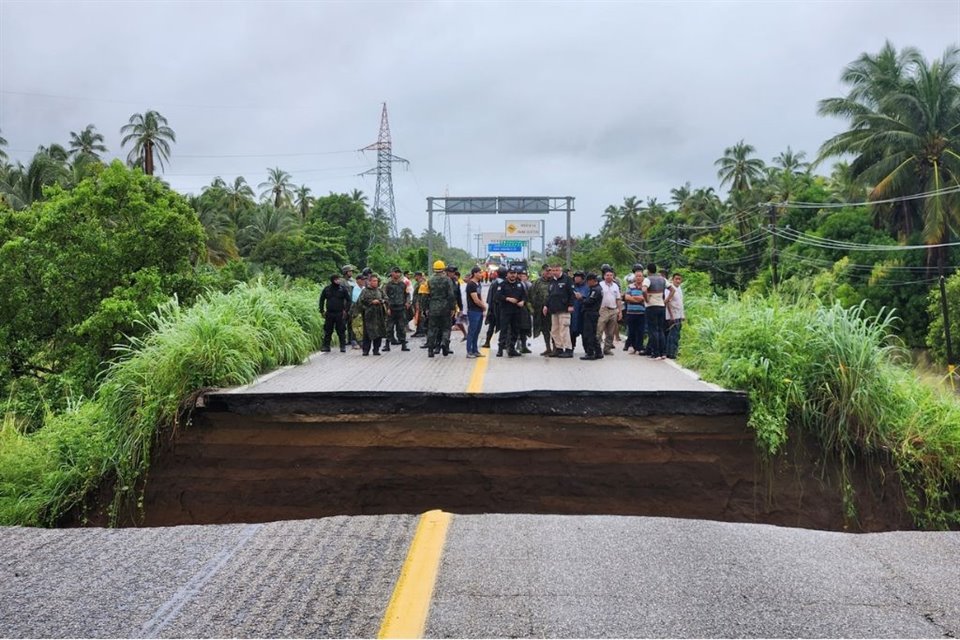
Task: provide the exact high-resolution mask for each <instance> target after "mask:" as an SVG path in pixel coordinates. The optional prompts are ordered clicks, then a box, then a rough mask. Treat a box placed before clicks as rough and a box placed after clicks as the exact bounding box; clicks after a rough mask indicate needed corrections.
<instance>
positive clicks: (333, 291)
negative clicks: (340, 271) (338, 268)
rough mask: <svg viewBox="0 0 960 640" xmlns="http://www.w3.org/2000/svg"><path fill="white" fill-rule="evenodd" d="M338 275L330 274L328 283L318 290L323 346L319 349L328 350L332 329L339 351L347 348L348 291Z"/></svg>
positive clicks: (349, 298)
mask: <svg viewBox="0 0 960 640" xmlns="http://www.w3.org/2000/svg"><path fill="white" fill-rule="evenodd" d="M340 280H341V279H340V276H339V275H337V274H333V275H332V276H330V284H328V285H327V286H326V287H324V288H323V291H321V292H320V313H321V314H323V317H324V320H325V322H324V324H323V346H322V347H320V351H323V352H325V353H329V352H330V338H331V337H332V336H333V332H334V330H336V332H337V341H338V342H339V343H340V352H341V353H342V352H344V351H346V350H347V341H346V328H347V315H348V314H349V312H350V304H351V297H350V292H349V291H348V290H347V288H346V287H345V286H343V285H342V284H341V283H340Z"/></svg>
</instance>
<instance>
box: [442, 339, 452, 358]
mask: <svg viewBox="0 0 960 640" xmlns="http://www.w3.org/2000/svg"><path fill="white" fill-rule="evenodd" d="M441 349H442V350H443V355H445V356H448V355H450V354H451V353H453V351H451V350H450V345H449V344H448V343H446V342H444V343H443V346H442V347H441Z"/></svg>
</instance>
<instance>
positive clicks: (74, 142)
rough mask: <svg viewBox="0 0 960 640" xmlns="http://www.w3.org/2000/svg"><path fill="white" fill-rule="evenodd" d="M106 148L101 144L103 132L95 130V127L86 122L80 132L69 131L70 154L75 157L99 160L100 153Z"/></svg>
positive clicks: (104, 151)
mask: <svg viewBox="0 0 960 640" xmlns="http://www.w3.org/2000/svg"><path fill="white" fill-rule="evenodd" d="M106 151H107V148H106V147H105V146H103V134H102V133H97V132H96V127H94V126H93V125H92V124H88V125H87V127H86V128H85V129H84V130H83V131H81V132H80V133H76V132H75V131H71V132H70V155H71V156H72V157H73V158H74V159H76V158H79V157H84V158H88V159H91V160H97V161H99V160H100V155H99V154H100V153H106Z"/></svg>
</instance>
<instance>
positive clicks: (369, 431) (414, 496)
mask: <svg viewBox="0 0 960 640" xmlns="http://www.w3.org/2000/svg"><path fill="white" fill-rule="evenodd" d="M836 476H837V474H836V470H835V469H834V468H833V467H832V466H831V465H830V463H829V462H825V461H824V460H822V458H821V456H820V455H819V452H818V451H817V450H816V448H815V447H811V446H810V444H809V443H799V442H797V443H792V446H791V450H790V452H789V453H788V454H787V455H786V456H784V457H782V458H781V459H779V460H778V461H777V463H776V464H774V465H772V466H765V465H762V464H760V463H759V458H758V456H757V453H756V449H755V446H754V443H753V439H752V436H751V434H750V433H749V431H748V430H747V428H746V425H745V417H744V416H741V415H719V416H690V415H687V416H648V417H612V418H611V417H608V418H597V417H590V418H578V417H569V416H559V417H540V416H523V415H506V416H498V415H475V414H469V415H467V414H443V415H437V414H433V415H419V416H418V415H406V416H402V417H391V416H384V415H343V416H333V417H327V416H305V415H288V416H269V417H266V416H243V415H238V414H234V413H227V412H217V411H199V412H197V413H196V414H195V416H194V424H193V425H191V426H190V427H189V428H187V429H185V430H183V431H182V432H181V433H180V434H178V436H177V437H176V439H175V440H174V441H172V442H168V443H166V444H165V445H164V446H162V447H161V450H160V451H159V452H158V455H157V456H156V462H155V464H154V466H153V467H152V469H151V471H150V478H149V482H148V485H147V491H146V496H145V498H146V500H145V511H146V520H145V522H144V523H143V524H145V525H147V526H153V525H174V524H208V523H227V522H263V521H271V520H281V519H298V518H315V517H322V516H329V515H341V514H380V513H418V512H422V511H426V510H428V509H434V508H441V509H444V510H447V511H451V512H454V513H485V512H500V513H556V514H619V515H647V516H671V517H687V518H707V519H714V520H725V521H734V522H765V523H771V524H780V525H788V526H800V527H808V528H818V529H845V528H847V529H848V530H864V531H878V530H887V529H900V528H909V526H910V523H909V520H908V519H907V518H906V516H905V514H904V513H903V510H902V507H901V504H902V500H901V499H900V496H899V491H898V488H897V486H896V483H895V482H892V483H889V484H888V485H886V486H878V485H877V483H876V482H875V481H871V482H867V481H866V480H865V478H867V477H868V476H869V477H870V478H874V479H875V478H876V477H877V474H868V473H867V470H856V471H855V474H854V477H855V478H858V480H857V481H856V482H855V484H856V485H857V486H858V487H859V494H858V502H860V503H861V504H859V515H860V519H859V521H855V522H844V519H843V507H842V504H841V500H840V492H839V490H838V489H837V477H836Z"/></svg>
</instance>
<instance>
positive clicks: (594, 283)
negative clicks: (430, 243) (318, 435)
mask: <svg viewBox="0 0 960 640" xmlns="http://www.w3.org/2000/svg"><path fill="white" fill-rule="evenodd" d="M355 269H356V268H355V267H354V266H353V265H345V266H344V267H343V269H342V270H341V273H340V274H334V275H333V276H331V277H330V284H329V285H328V286H327V287H325V288H324V289H323V291H322V293H321V295H320V311H321V312H322V313H323V314H324V317H325V325H324V339H323V346H322V348H321V351H327V352H328V351H330V343H331V339H332V335H333V333H334V332H336V334H337V338H338V340H339V344H340V351H346V349H347V346H348V345H349V346H351V347H353V348H356V349H362V351H363V355H365V356H366V355H370V354H371V353H372V354H373V355H380V354H381V352H386V351H390V347H391V345H399V346H400V349H401V350H402V351H410V348H409V346H408V343H407V342H408V341H407V332H408V330H409V323H410V322H413V323H414V324H415V327H416V329H415V331H414V333H413V337H417V336H426V338H427V340H426V344H424V345H423V348H425V349H427V356H428V357H430V358H433V357H435V356H436V355H437V354H443V355H444V356H448V355H450V354H452V353H453V351H452V349H451V347H450V335H451V330H452V329H453V328H458V329H460V330H462V331H463V332H464V340H465V341H466V349H467V357H468V358H480V357H483V354H482V353H481V352H480V348H481V346H480V344H479V340H480V333H481V330H482V328H483V326H484V324H485V325H486V326H487V333H486V341H485V342H484V343H483V345H482V347H483V348H490V345H491V341H492V339H493V336H494V334H496V333H498V332H499V337H498V341H497V350H496V355H497V357H502V356H504V355H506V356H507V357H519V356H521V355H523V354H525V353H530V349H529V348H528V340H529V339H530V338H531V337H537V336H538V335H542V336H543V339H544V341H545V342H546V350H545V351H544V352H543V353H542V354H541V355H543V356H547V357H555V358H572V357H573V353H574V349H575V348H576V346H577V340H578V338H582V342H583V350H584V352H585V353H584V355H583V356H582V357H581V358H580V359H581V360H600V359H602V358H603V357H604V356H611V355H613V354H614V349H615V343H616V342H617V341H618V340H619V336H620V324H621V323H623V324H624V325H625V326H626V329H627V338H626V341H625V343H624V345H623V350H624V351H627V352H628V353H630V354H637V355H646V356H648V357H650V358H653V359H658V360H664V359H667V358H676V357H677V352H678V350H679V344H680V332H681V329H682V327H683V322H684V320H685V315H684V307H683V289H682V284H683V277H682V275H681V274H679V273H674V274H673V276H672V277H670V278H668V274H667V273H666V272H665V271H663V272H662V271H658V270H657V266H656V265H655V264H649V265H647V266H646V269H644V267H643V265H641V264H636V265H634V266H633V273H632V274H630V275H628V276H627V278H626V279H625V281H624V283H623V285H624V286H623V288H621V283H620V282H619V281H618V280H617V278H616V274H615V272H614V270H613V268H612V267H610V266H609V265H603V266H602V267H601V269H600V274H601V275H599V276H598V275H597V274H596V273H584V272H582V271H576V272H574V273H573V274H570V272H569V271H568V270H566V269H563V268H562V267H561V265H559V264H552V265H545V266H544V267H543V270H542V272H541V274H540V278H539V279H537V280H536V281H534V282H531V281H530V280H529V277H528V274H527V273H526V271H525V269H522V268H517V267H515V268H511V269H508V268H505V267H501V268H500V269H499V270H498V271H496V272H495V276H496V277H495V278H493V279H492V280H491V279H490V276H491V275H493V274H490V273H489V272H487V271H485V270H484V269H482V268H480V267H473V268H472V269H471V271H470V274H469V276H468V277H467V279H466V281H465V284H466V286H465V290H463V289H462V288H461V274H460V272H459V271H458V270H457V268H456V267H455V266H452V265H446V264H445V263H444V262H443V261H442V260H437V261H436V262H434V264H433V275H432V276H431V277H430V278H427V277H426V276H425V275H424V274H423V273H422V272H419V271H418V272H415V273H414V274H413V280H411V279H410V274H409V273H404V272H402V270H401V269H400V268H399V267H394V268H393V269H391V271H390V276H389V278H388V279H387V280H386V282H385V283H381V281H380V278H379V276H378V275H377V274H375V273H373V272H372V271H371V270H369V269H365V270H364V271H363V272H361V274H360V275H359V276H357V278H356V279H354V278H353V272H354V271H355ZM487 283H489V284H488V285H487ZM485 285H487V286H488V289H487V291H486V295H485V296H484V295H483V287H484V286H485ZM464 293H465V295H464ZM354 316H359V317H360V318H361V325H362V338H361V341H359V342H358V340H357V338H356V336H355V334H354V330H353V326H352V323H351V322H350V320H351V318H352V317H354Z"/></svg>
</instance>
